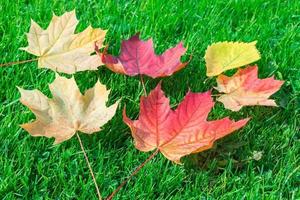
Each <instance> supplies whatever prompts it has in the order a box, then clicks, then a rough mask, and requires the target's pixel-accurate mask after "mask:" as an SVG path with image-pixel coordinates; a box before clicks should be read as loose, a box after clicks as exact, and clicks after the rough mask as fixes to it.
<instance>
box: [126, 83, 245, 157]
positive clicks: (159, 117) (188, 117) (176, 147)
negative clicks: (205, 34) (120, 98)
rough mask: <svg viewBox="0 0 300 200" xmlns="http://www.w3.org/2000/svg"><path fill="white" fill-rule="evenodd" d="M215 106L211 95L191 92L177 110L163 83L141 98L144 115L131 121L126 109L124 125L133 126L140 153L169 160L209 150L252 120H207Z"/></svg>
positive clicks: (141, 108) (133, 133)
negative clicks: (149, 152) (170, 103)
mask: <svg viewBox="0 0 300 200" xmlns="http://www.w3.org/2000/svg"><path fill="white" fill-rule="evenodd" d="M213 106H214V102H213V101H212V98H211V95H210V92H205V93H192V92H188V93H187V95H186V96H185V98H184V100H183V101H182V102H181V103H180V105H179V106H178V108H177V109H176V110H175V111H174V110H172V109H171V108H170V105H169V99H168V98H167V97H165V95H164V92H163V91H162V90H161V86H160V84H159V85H158V86H157V87H156V88H155V89H154V90H153V91H152V92H151V93H150V95H149V96H147V97H141V101H140V116H139V118H138V120H134V121H132V120H130V119H129V118H128V117H127V116H126V111H125V109H124V112H123V119H124V122H125V123H126V124H127V125H128V126H129V127H130V129H131V132H132V136H133V138H134V141H135V146H136V148H137V149H139V150H140V151H145V152H146V151H151V150H154V149H156V148H158V149H159V150H160V152H161V153H162V154H163V155H164V156H165V157H167V158H168V159H169V160H172V161H175V162H177V163H178V162H180V158H181V157H183V156H185V155H188V154H191V153H196V152H200V151H203V150H205V149H209V148H210V147H211V146H212V145H213V143H214V141H215V140H217V139H219V138H221V137H224V136H225V135H228V134H229V133H231V132H233V131H235V130H237V129H239V128H241V127H243V126H244V125H245V124H246V123H247V121H248V120H249V119H243V120H240V121H237V122H234V121H232V120H230V119H229V118H223V119H220V120H215V121H206V118H207V116H208V113H209V112H210V110H211V109H212V107H213Z"/></svg>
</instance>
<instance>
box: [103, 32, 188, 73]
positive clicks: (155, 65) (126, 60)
mask: <svg viewBox="0 0 300 200" xmlns="http://www.w3.org/2000/svg"><path fill="white" fill-rule="evenodd" d="M185 52H186V48H184V47H183V44H182V42H180V43H179V44H178V45H176V46H175V47H173V48H170V49H168V50H166V51H165V52H164V53H163V54H162V55H159V56H158V55H156V54H155V52H154V49H153V41H152V39H149V40H147V41H142V40H140V38H139V34H136V35H134V36H132V37H131V38H130V39H129V40H124V41H123V42H122V44H121V54H120V55H119V56H118V57H114V56H112V55H109V54H106V53H104V54H103V56H102V62H103V63H104V64H105V65H106V66H107V67H108V68H109V69H110V70H112V71H114V72H117V73H121V74H126V75H129V76H135V75H138V74H141V75H147V76H150V77H152V78H157V77H163V76H170V75H172V74H173V73H175V72H176V71H178V70H180V69H182V68H183V67H185V66H186V65H187V63H188V62H185V63H181V61H180V58H181V56H182V55H183V54H184V53H185Z"/></svg>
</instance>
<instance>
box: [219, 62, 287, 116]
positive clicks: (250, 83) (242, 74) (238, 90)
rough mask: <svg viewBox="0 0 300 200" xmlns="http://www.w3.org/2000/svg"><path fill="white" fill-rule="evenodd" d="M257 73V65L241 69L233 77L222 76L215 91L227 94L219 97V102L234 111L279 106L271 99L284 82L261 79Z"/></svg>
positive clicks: (272, 78) (271, 78)
mask: <svg viewBox="0 0 300 200" xmlns="http://www.w3.org/2000/svg"><path fill="white" fill-rule="evenodd" d="M257 73H258V67H257V66H256V65H255V66H248V67H247V68H245V69H239V70H238V71H237V72H236V73H235V74H234V75H233V76H232V77H228V76H225V75H220V76H219V77H218V78H217V83H218V87H216V88H215V89H217V90H218V91H219V92H222V93H225V94H222V95H221V96H220V97H218V98H217V101H220V102H222V103H223V104H224V106H225V108H227V109H229V110H232V111H238V110H240V109H241V108H242V107H243V106H252V105H262V106H277V105H276V103H275V101H274V100H272V99H269V97H270V96H271V95H272V94H274V93H275V92H276V91H278V90H279V89H280V87H281V85H282V84H283V83H284V81H279V80H275V79H274V77H270V78H265V79H259V78H258V77H257Z"/></svg>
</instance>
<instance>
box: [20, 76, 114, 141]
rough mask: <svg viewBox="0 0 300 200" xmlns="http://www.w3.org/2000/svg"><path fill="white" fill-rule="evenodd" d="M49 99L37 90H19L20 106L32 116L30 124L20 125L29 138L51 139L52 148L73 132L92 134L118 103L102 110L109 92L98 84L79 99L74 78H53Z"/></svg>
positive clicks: (106, 120)
mask: <svg viewBox="0 0 300 200" xmlns="http://www.w3.org/2000/svg"><path fill="white" fill-rule="evenodd" d="M49 87H50V91H51V93H52V96H53V98H51V99H49V98H47V97H46V96H45V95H44V94H43V93H41V92H40V91H38V90H24V89H22V88H19V91H20V93H21V99H20V101H21V103H22V104H24V105H25V106H27V107H28V108H29V109H30V110H31V111H32V112H33V113H34V114H35V116H36V120H35V121H34V122H32V123H26V124H23V125H21V127H22V128H24V129H25V130H26V131H28V132H29V133H30V134H31V135H32V136H45V137H54V138H55V144H58V143H61V142H63V141H65V140H68V139H70V138H71V137H72V136H73V135H74V134H75V133H76V131H81V132H83V133H87V134H92V133H94V132H97V131H99V130H100V127H101V126H103V125H104V124H105V123H106V122H108V121H109V120H110V119H111V118H112V117H113V116H114V114H115V112H116V109H117V106H118V103H115V104H113V105H111V106H110V107H106V105H105V102H106V101H107V99H108V95H109V91H108V90H106V87H105V86H104V85H102V84H100V83H99V82H97V83H96V85H95V86H94V87H93V88H91V89H89V90H87V91H86V92H85V94H84V95H82V94H81V93H80V91H79V89H78V87H77V85H76V82H75V80H74V78H71V79H67V78H64V77H60V76H58V75H57V77H56V79H55V80H54V82H53V83H51V84H50V85H49Z"/></svg>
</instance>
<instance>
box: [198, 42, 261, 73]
mask: <svg viewBox="0 0 300 200" xmlns="http://www.w3.org/2000/svg"><path fill="white" fill-rule="evenodd" d="M255 45H256V41H254V42H250V43H244V42H218V43H214V44H212V45H211V46H209V47H208V48H207V50H206V53H205V57H204V58H205V62H206V75H207V76H216V75H219V74H221V73H222V72H224V71H226V70H229V69H234V68H238V67H241V66H244V65H247V64H250V63H252V62H255V61H257V60H259V59H260V54H259V51H258V50H257V49H256V46H255Z"/></svg>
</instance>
